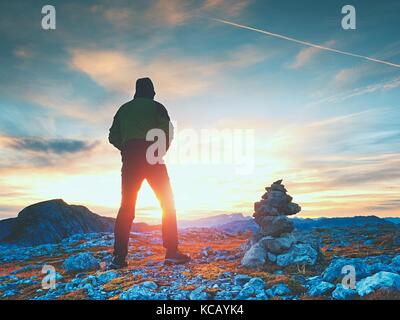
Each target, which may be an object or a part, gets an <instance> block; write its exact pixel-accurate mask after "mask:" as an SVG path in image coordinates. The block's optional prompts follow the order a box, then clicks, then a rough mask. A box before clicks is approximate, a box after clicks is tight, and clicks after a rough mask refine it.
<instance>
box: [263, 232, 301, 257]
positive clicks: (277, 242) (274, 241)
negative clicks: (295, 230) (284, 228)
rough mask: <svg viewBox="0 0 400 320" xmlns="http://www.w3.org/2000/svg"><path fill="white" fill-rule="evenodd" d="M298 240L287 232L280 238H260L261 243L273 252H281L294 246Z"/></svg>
mask: <svg viewBox="0 0 400 320" xmlns="http://www.w3.org/2000/svg"><path fill="white" fill-rule="evenodd" d="M295 241H296V238H295V237H294V236H293V235H291V234H287V235H284V236H282V237H279V238H273V237H271V236H267V237H264V238H262V239H261V240H260V244H261V245H262V246H264V248H265V249H266V250H267V251H268V252H271V253H273V254H281V253H283V252H285V251H287V250H289V248H290V247H291V246H292V244H294V243H295Z"/></svg>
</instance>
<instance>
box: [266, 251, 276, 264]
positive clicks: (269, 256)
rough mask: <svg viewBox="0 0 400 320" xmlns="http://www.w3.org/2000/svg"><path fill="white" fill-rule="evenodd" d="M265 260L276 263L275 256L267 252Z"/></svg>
mask: <svg viewBox="0 0 400 320" xmlns="http://www.w3.org/2000/svg"><path fill="white" fill-rule="evenodd" d="M267 259H268V260H269V261H271V262H273V263H274V262H276V255H274V254H272V253H270V252H267Z"/></svg>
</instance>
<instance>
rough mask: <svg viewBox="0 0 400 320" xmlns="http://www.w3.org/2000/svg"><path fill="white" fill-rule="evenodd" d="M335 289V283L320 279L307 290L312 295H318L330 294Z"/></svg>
mask: <svg viewBox="0 0 400 320" xmlns="http://www.w3.org/2000/svg"><path fill="white" fill-rule="evenodd" d="M334 289H335V285H333V284H332V283H329V282H326V281H320V282H318V283H317V284H314V285H311V286H310V287H309V289H308V291H307V294H308V295H309V296H310V297H318V296H323V295H327V294H330V293H331V292H332V291H333V290H334Z"/></svg>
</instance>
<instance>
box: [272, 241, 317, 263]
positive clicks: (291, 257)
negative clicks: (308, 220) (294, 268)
mask: <svg viewBox="0 0 400 320" xmlns="http://www.w3.org/2000/svg"><path fill="white" fill-rule="evenodd" d="M317 258H318V252H317V250H315V249H314V248H313V247H312V246H311V245H309V244H295V245H293V246H292V247H291V248H290V250H289V251H288V252H286V253H283V254H280V255H278V256H277V258H276V263H277V264H278V266H281V267H286V266H289V265H295V264H305V265H312V266H313V265H315V264H316V263H317Z"/></svg>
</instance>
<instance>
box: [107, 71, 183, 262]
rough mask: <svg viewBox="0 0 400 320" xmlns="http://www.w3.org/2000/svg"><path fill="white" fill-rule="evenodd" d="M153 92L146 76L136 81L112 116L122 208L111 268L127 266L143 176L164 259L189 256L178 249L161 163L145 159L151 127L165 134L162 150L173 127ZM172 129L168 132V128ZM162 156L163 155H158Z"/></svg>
mask: <svg viewBox="0 0 400 320" xmlns="http://www.w3.org/2000/svg"><path fill="white" fill-rule="evenodd" d="M154 96H155V91H154V86H153V83H152V81H151V80H150V79H149V78H142V79H138V80H137V81H136V93H135V96H134V98H133V100H131V101H129V102H127V103H125V104H124V105H122V106H121V107H120V108H119V110H118V111H117V113H116V115H115V116H114V121H113V124H112V126H111V128H110V134H109V138H108V140H109V141H110V143H111V144H112V145H114V146H115V147H116V148H117V149H119V150H120V151H121V156H122V169H121V178H122V192H121V195H122V197H121V207H120V209H119V211H118V216H117V220H116V222H115V230H114V234H115V241H114V258H113V261H112V263H111V268H114V269H118V268H123V267H126V266H127V262H126V256H127V253H128V243H129V236H130V230H131V226H132V221H133V219H134V217H135V205H136V199H137V194H138V192H139V189H140V186H141V184H142V182H143V180H144V179H146V180H147V182H148V183H149V185H150V187H151V188H152V189H153V191H154V192H155V194H156V196H157V198H158V200H159V202H160V205H161V208H162V211H163V215H162V237H163V245H164V247H165V248H166V255H165V262H166V263H169V264H180V263H186V262H188V261H189V260H190V257H189V256H187V255H185V254H183V253H181V252H180V251H179V250H178V232H177V225H176V212H175V205H174V199H173V193H172V188H171V184H170V181H169V177H168V172H167V168H166V166H165V164H164V163H155V164H151V163H152V162H153V161H150V162H149V161H148V159H147V158H146V151H147V148H148V147H149V146H150V145H151V144H152V143H153V142H151V141H146V134H147V133H148V132H149V131H150V130H152V129H161V130H162V131H163V132H164V133H165V135H166V139H165V140H166V142H167V144H166V146H165V150H168V148H169V143H170V141H171V140H172V136H173V127H172V124H171V123H170V118H169V116H168V112H167V110H166V109H165V107H164V106H163V105H162V104H161V103H159V102H157V101H154ZM170 128H171V132H169V131H170ZM161 156H162V155H161Z"/></svg>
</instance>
